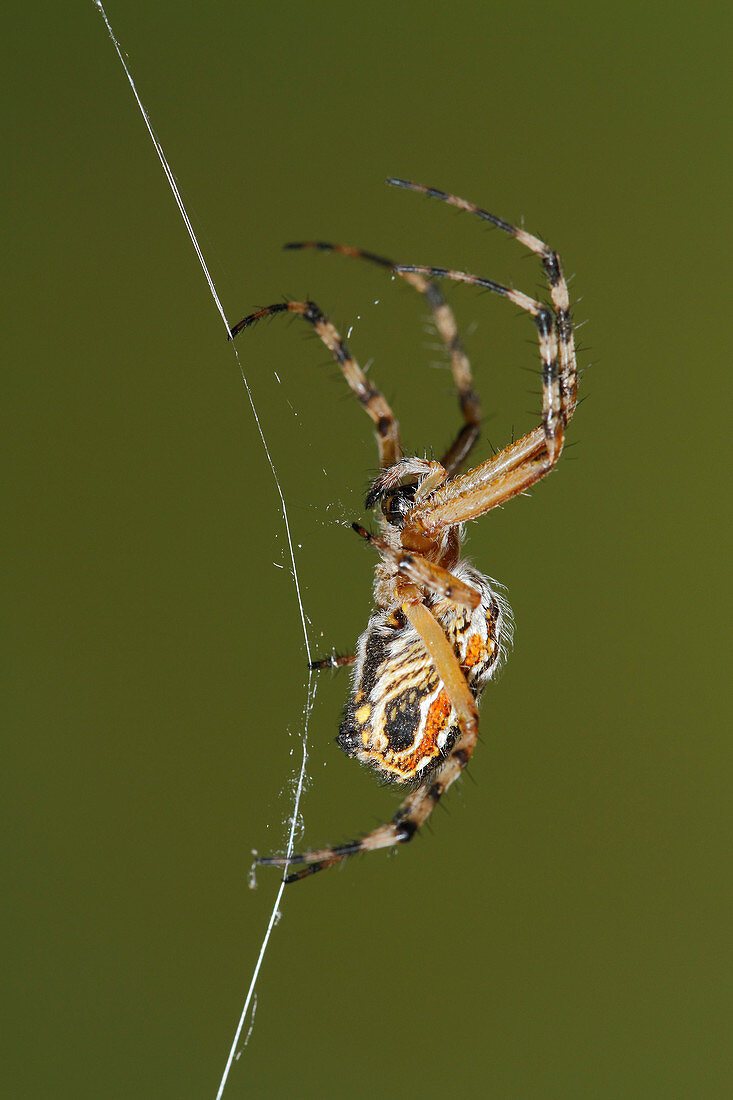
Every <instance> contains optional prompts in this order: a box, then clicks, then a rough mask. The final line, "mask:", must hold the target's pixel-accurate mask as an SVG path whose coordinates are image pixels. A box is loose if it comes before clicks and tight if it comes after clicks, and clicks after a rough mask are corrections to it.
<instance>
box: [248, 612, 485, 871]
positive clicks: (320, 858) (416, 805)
mask: <svg viewBox="0 0 733 1100" xmlns="http://www.w3.org/2000/svg"><path fill="white" fill-rule="evenodd" d="M402 610H403V611H404V613H405V615H406V616H407V617H408V619H409V620H410V622H411V623H412V625H413V627H414V628H415V630H416V631H417V632H418V634H419V635H420V637H421V639H422V641H423V643H424V645H425V648H426V650H427V652H428V654H429V657H430V660H431V661H432V663H433V665H434V666H435V669H436V671H437V673H438V675H439V677H440V680H441V682H442V684H443V688H444V690H445V693H446V695H447V696H448V700H449V702H450V704H451V706H452V709H453V711H454V712H455V715H456V718H457V720H458V726H459V729H460V733H459V735H458V738H457V740H456V742H455V744H454V745H453V748H452V749H451V750H450V752H449V753H448V755H447V757H446V758H445V760H444V761H443V762H442V763H441V764H440V765H439V766H438V767H437V769H436V770H435V771H433V772H431V773H430V775H429V776H428V777H427V778H426V780H425V782H424V783H423V785H422V786H421V787H419V788H418V789H417V790H416V791H414V792H413V793H412V794H410V795H408V797H407V798H406V799H405V800H404V802H403V803H402V805H401V806H400V807H399V809H398V810H397V813H396V814H395V815H394V817H393V818H392V820H391V821H390V822H389V823H388V824H386V825H380V826H379V827H378V828H377V829H374V830H373V831H372V832H371V833H368V834H367V835H366V836H364V837H362V838H361V839H360V840H352V841H349V842H348V843H347V844H341V845H338V846H336V847H331V848H321V849H318V850H312V851H309V852H303V853H302V854H299V855H293V856H290V857H289V858H288V857H287V856H264V857H261V858H260V859H258V860H257V862H258V863H259V864H264V865H266V866H271V867H272V866H274V867H285V868H287V867H289V866H290V865H291V864H301V865H302V869H301V870H299V871H294V872H293V873H292V874H290V875H288V876H287V877H286V879H285V881H286V882H287V883H290V882H298V881H299V880H300V879H302V878H306V877H307V876H308V875H314V874H316V873H317V872H318V871H324V870H326V868H327V867H333V866H335V865H336V864H337V863H342V862H343V861H344V860H345V859H348V857H349V856H353V855H356V854H357V853H358V852H373V851H376V850H377V849H379V848H392V847H395V846H396V845H397V844H405V843H406V842H407V841H408V840H412V838H413V836H414V835H415V833H416V832H417V831H418V829H420V827H421V826H422V825H424V823H425V821H426V820H427V819H428V817H429V816H430V814H431V813H432V811H433V810H434V808H435V806H436V805H437V804H438V801H439V800H440V798H441V797H442V795H443V794H445V792H446V791H447V790H448V788H449V787H450V785H451V784H452V783H454V782H455V780H456V779H457V778H458V776H459V775H460V774H461V772H462V771H463V769H464V768H465V766H466V764H467V763H468V761H469V759H470V757H471V754H472V752H473V750H474V748H475V745H476V741H477V739H478V713H477V710H476V701H475V699H474V697H473V695H472V693H471V690H470V688H469V686H468V683H467V681H466V677H465V676H464V674H463V671H462V669H461V666H460V665H459V663H458V658H457V657H456V654H455V651H454V649H453V647H452V645H451V643H450V642H449V641H448V638H447V637H446V635H445V633H444V632H443V628H442V627H441V625H440V623H439V622H438V621H437V619H436V618H435V617H434V616H433V615H432V614H431V612H430V610H429V609H428V608H427V607H426V606H425V604H423V603H420V602H416V603H405V604H403V605H402Z"/></svg>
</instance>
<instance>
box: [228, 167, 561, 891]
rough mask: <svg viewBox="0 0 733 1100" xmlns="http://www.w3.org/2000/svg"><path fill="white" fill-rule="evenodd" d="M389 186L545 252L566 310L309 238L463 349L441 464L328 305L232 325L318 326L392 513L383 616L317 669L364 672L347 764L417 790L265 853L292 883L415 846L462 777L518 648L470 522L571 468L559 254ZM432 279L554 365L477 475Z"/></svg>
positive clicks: (349, 709)
mask: <svg viewBox="0 0 733 1100" xmlns="http://www.w3.org/2000/svg"><path fill="white" fill-rule="evenodd" d="M387 182H388V183H390V184H392V185H394V186H396V187H402V188H404V189H405V190H408V191H416V192H418V193H420V194H424V195H430V196H432V197H433V198H437V199H440V200H442V201H443V202H446V203H448V204H449V205H451V206H455V207H457V208H458V209H459V210H464V211H467V212H468V213H470V214H475V215H476V216H478V217H479V218H482V219H483V220H484V221H487V222H490V223H491V224H492V225H494V226H496V227H497V228H499V229H501V230H503V231H504V232H505V233H508V234H509V235H510V236H512V237H514V238H515V239H516V240H517V241H519V242H520V244H522V245H524V246H525V248H528V249H529V250H530V251H531V252H534V253H535V254H536V255H537V256H539V257H540V260H541V262H542V267H543V270H544V274H545V276H546V278H547V281H548V283H549V288H550V297H551V301H552V308H549V307H548V306H546V305H543V304H542V303H541V302H538V301H535V300H534V299H533V298H530V297H528V296H527V295H526V294H522V293H520V292H519V291H516V290H512V289H510V288H509V287H506V286H502V285H500V284H499V283H495V282H492V281H491V280H490V279H482V278H479V277H478V276H476V275H469V274H467V273H466V272H462V271H452V270H449V269H446V268H438V267H420V266H416V265H412V264H395V263H392V261H391V260H387V259H385V258H384V257H383V256H377V255H375V254H374V253H372V252H364V251H361V250H360V249H356V248H350V247H346V246H345V245H336V244H327V243H325V242H323V241H306V242H302V243H298V244H290V245H286V246H285V247H286V248H290V249H299V248H314V249H319V250H321V251H324V252H337V253H340V254H341V255H346V256H353V257H356V258H359V259H363V260H368V261H370V262H371V263H375V264H379V265H380V266H381V267H384V268H387V269H388V270H389V271H391V272H393V273H394V274H395V275H399V276H400V277H401V278H403V279H404V280H405V281H406V282H408V283H409V284H410V285H411V286H413V287H414V288H415V289H416V290H418V291H419V292H420V294H422V295H423V297H424V298H425V300H426V302H427V304H428V306H429V307H430V310H431V312H432V314H433V317H434V320H435V324H436V327H437V329H438V332H439V334H440V337H441V339H442V341H443V343H444V344H445V347H446V349H447V351H448V353H449V355H450V360H451V367H452V371H453V377H454V380H455V384H456V388H457V390H458V400H459V405H460V409H461V413H462V415H463V421H464V422H463V425H462V427H461V428H460V430H459V432H458V435H457V436H456V438H455V440H454V442H453V443H452V445H451V446H450V447H449V449H448V451H447V452H446V453H445V455H444V456H443V457H442V458H441V460H440V462H435V461H429V460H427V459H422V458H412V457H405V456H404V455H403V452H402V445H401V443H400V433H399V425H398V423H397V420H396V419H395V416H394V414H393V412H392V410H391V408H390V407H389V405H388V404H387V402H386V401H385V399H384V397H383V396H382V394H381V393H380V392H379V390H377V389H376V388H375V387H374V385H372V383H371V382H370V381H369V380H368V379H367V378H366V376H365V374H364V372H363V371H362V370H361V368H360V367H359V364H358V363H357V362H356V360H355V359H354V358H353V357H352V355H351V353H350V352H349V350H348V348H347V347H346V345H345V343H344V341H343V340H342V339H341V337H340V336H339V334H338V332H337V331H336V329H335V328H334V326H333V325H332V324H331V322H330V321H329V320H328V319H327V318H326V317H325V316H324V314H323V313H322V312H321V310H320V309H319V308H318V306H317V305H316V304H315V303H314V302H290V301H286V302H278V303H276V304H275V305H271V306H266V307H265V308H264V309H259V310H257V311H256V312H255V313H251V314H250V315H249V316H248V317H245V318H244V320H242V321H240V322H239V324H238V325H235V326H234V328H233V329H232V330H231V336H232V337H234V336H236V335H237V333H239V332H241V331H242V329H245V328H247V327H248V326H250V325H252V324H254V323H255V322H256V321H259V320H260V319H261V318H263V317H267V316H268V315H270V314H274V313H292V314H296V315H297V316H299V317H302V318H303V319H304V320H305V321H307V322H308V323H309V324H310V325H312V326H313V328H314V329H315V331H316V333H317V334H318V336H319V337H320V339H321V340H322V341H323V343H324V344H325V345H326V347H327V348H328V349H329V350H330V351H331V353H332V354H333V356H334V357H335V359H336V361H337V362H338V364H339V366H340V368H341V370H342V372H343V375H344V377H345V379H346V381H347V382H348V384H349V386H350V387H351V389H352V391H353V392H354V394H355V395H356V397H357V398H358V400H359V402H360V403H361V404H362V405H363V407H364V409H365V411H366V412H367V414H368V415H369V416H370V417H371V419H372V421H373V423H374V428H375V433H376V437H377V443H378V446H379V464H380V467H381V472H380V474H379V476H378V477H377V478H376V480H375V481H374V482H373V484H372V486H371V488H370V489H369V492H368V494H367V498H366V504H365V507H366V508H367V509H372V508H375V507H377V506H378V507H379V508H380V510H381V517H380V532H381V533H380V535H379V536H377V535H373V534H370V533H369V532H368V531H366V530H365V529H364V528H363V527H361V526H359V525H358V524H354V525H353V526H354V530H355V531H356V532H357V534H359V535H360V536H361V537H362V538H364V539H366V540H367V542H369V543H370V544H371V545H372V546H373V547H374V549H375V550H377V551H378V553H379V561H378V563H377V567H376V576H375V581H374V596H375V602H376V605H377V610H376V611H375V613H374V614H373V615H372V617H371V619H370V620H369V623H368V625H367V628H366V630H365V631H364V633H363V634H362V635H361V637H360V639H359V642H358V645H357V648H356V654H355V655H354V656H352V657H333V658H326V659H325V660H322V661H316V662H314V664H313V665H312V667H313V668H317V669H323V668H330V667H334V666H340V665H352V666H353V673H352V682H351V692H350V696H349V700H348V702H347V704H346V710H345V713H344V718H343V721H342V723H341V727H340V731H339V735H338V738H337V741H338V743H339V745H340V746H341V748H342V749H343V750H344V752H345V753H347V754H348V755H349V756H354V757H356V758H357V760H361V761H362V763H364V764H368V765H370V766H371V767H373V768H374V769H375V771H376V772H377V773H378V774H379V776H380V777H381V778H382V779H385V780H389V781H393V782H397V783H403V784H406V785H408V786H409V787H410V788H411V793H410V794H409V795H408V796H407V798H406V799H405V800H404V802H403V803H402V804H401V806H400V807H399V809H398V810H397V812H396V814H395V815H394V817H393V818H392V820H391V821H390V822H389V823H388V824H385V825H381V826H379V828H377V829H374V830H373V831H372V832H370V833H368V834H367V835H366V836H364V837H362V838H361V839H360V840H354V841H351V842H349V843H347V844H340V845H337V846H335V847H329V848H322V849H318V850H311V851H307V852H303V853H302V854H299V855H292V856H290V857H289V858H287V857H285V856H267V857H263V858H261V859H259V860H258V862H259V863H263V864H270V865H275V866H278V867H288V866H289V865H290V864H300V865H303V866H302V867H301V869H300V870H299V871H296V872H294V873H292V874H290V875H289V876H288V877H287V879H286V881H287V882H294V881H297V880H298V879H301V878H304V877H306V876H307V875H312V874H314V873H315V872H316V871H321V870H323V869H324V868H326V867H332V866H334V865H335V864H337V863H341V862H342V861H343V860H345V859H346V858H347V857H348V856H352V855H355V854H356V853H357V852H367V851H372V850H374V849H377V848H387V847H391V846H393V845H396V844H402V843H404V842H405V841H408V840H410V839H411V838H412V837H413V836H414V835H415V833H416V832H417V830H418V829H419V828H420V827H421V825H423V824H424V822H425V821H426V819H427V818H428V816H429V815H430V813H431V812H432V810H433V808H434V807H435V805H436V804H437V802H438V800H439V799H440V798H441V797H442V796H443V795H444V794H445V792H446V791H447V789H448V788H449V787H450V785H451V784H452V783H453V782H454V781H455V780H456V779H457V778H458V776H459V775H460V774H461V772H462V771H463V769H464V768H465V766H466V764H467V763H468V761H469V759H470V757H471V754H472V752H473V750H474V747H475V745H476V739H477V736H478V711H477V703H478V700H479V697H480V695H481V692H482V690H483V688H484V687H485V686H486V684H487V683H488V681H489V680H490V679H491V677H492V676H493V675H494V674H495V672H496V671H497V669H498V667H499V666H500V664H501V661H502V659H503V657H504V655H505V653H506V649H507V647H508V644H509V642H510V641H511V631H512V624H511V616H510V611H509V608H508V605H507V604H506V602H505V600H504V599H503V597H502V596H501V594H500V593H499V592H498V591H497V590H496V588H495V587H494V585H495V584H496V582H493V581H490V580H489V579H488V578H487V577H485V576H483V575H482V574H481V573H479V572H478V570H476V569H475V568H474V567H473V566H472V565H470V564H469V563H468V562H466V561H464V560H462V559H461V556H460V548H461V538H462V533H463V524H465V523H466V522H467V521H468V520H472V519H476V518H477V517H478V516H482V515H484V513H485V512H488V511H490V510H491V509H492V508H496V507H497V506H498V505H500V504H504V503H505V502H506V501H507V500H509V499H510V498H511V497H513V496H516V495H517V494H518V493H523V492H525V491H526V490H527V489H529V488H530V487H531V486H532V485H534V484H535V483H536V482H538V481H539V480H540V479H541V478H543V477H545V475H546V474H548V473H549V472H550V471H551V470H552V469H553V467H554V466H555V464H556V462H557V460H558V459H559V457H560V455H561V453H562V449H563V443H564V440H565V429H566V427H567V424H568V422H569V421H570V418H571V416H572V415H573V412H574V410H575V405H576V400H577V384H578V376H577V366H576V356H575V345H574V342H573V330H572V323H571V318H570V302H569V298H568V287H567V283H566V280H565V276H564V275H563V270H562V265H561V263H560V257H559V256H558V254H557V253H556V252H554V251H553V250H552V249H551V248H549V247H548V246H547V245H546V244H544V242H543V241H541V240H539V239H538V238H537V237H534V236H532V235H531V234H530V233H526V232H525V231H524V230H523V229H518V228H516V227H515V226H513V225H510V224H509V223H508V222H505V221H503V220H502V219H501V218H497V217H496V216H495V215H493V214H489V213H488V212H487V211H486V210H482V209H481V208H480V207H478V206H475V205H474V204H473V203H470V202H466V201H465V200H464V199H459V198H457V197H456V196H455V195H450V194H447V193H446V192H444V191H438V190H436V189H435V188H432V187H425V186H423V185H422V184H416V183H410V182H409V181H407V180H398V179H390V180H388V181H387ZM433 279H451V280H453V281H456V282H462V283H470V284H471V285H473V286H479V287H484V288H486V289H487V290H490V291H492V292H493V293H495V294H499V295H501V296H502V297H503V298H507V299H508V300H509V301H510V302H513V303H514V304H515V305H517V306H519V307H520V308H521V309H522V310H525V311H526V312H527V313H529V314H530V315H531V316H532V317H533V318H534V322H535V325H536V327H537V333H538V337H539V350H540V358H541V360H542V423H541V424H540V425H539V426H538V427H536V428H535V429H534V430H533V431H531V432H528V433H527V435H525V436H523V437H522V438H521V439H518V440H516V441H515V442H513V443H510V444H509V445H508V446H507V447H505V448H504V450H502V451H499V453H498V454H496V455H494V456H493V458H490V459H488V460H487V461H486V462H483V463H481V465H480V466H476V467H475V468H474V469H472V470H469V471H468V472H467V473H464V474H460V473H458V471H459V469H460V467H461V466H462V464H463V463H464V462H465V460H466V458H467V457H468V455H469V453H470V452H471V450H472V448H473V446H474V445H475V443H476V440H477V439H478V437H479V433H480V429H481V406H480V402H479V399H478V397H477V395H476V393H475V392H474V389H473V381H472V377H471V367H470V364H469V362H468V358H467V357H466V354H465V351H464V349H463V346H462V344H461V341H460V338H459V335H458V330H457V328H456V323H455V319H454V317H453V313H452V311H451V309H450V307H449V306H448V305H447V303H446V302H445V300H444V298H443V296H442V294H441V292H440V290H439V289H438V286H437V285H436V283H435V282H433V281H432V280H433Z"/></svg>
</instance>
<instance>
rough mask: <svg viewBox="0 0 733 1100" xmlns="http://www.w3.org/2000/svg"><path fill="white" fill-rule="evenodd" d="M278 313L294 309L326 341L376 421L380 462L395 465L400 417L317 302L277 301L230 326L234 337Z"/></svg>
mask: <svg viewBox="0 0 733 1100" xmlns="http://www.w3.org/2000/svg"><path fill="white" fill-rule="evenodd" d="M274 313H294V314H295V315H296V316H298V317H302V318H303V320H304V321H308V323H309V324H310V325H312V326H313V328H314V329H315V331H316V334H317V335H318V337H319V338H320V339H321V340H322V342H323V343H324V344H325V345H326V347H327V348H328V350H329V351H330V352H331V354H332V355H333V357H334V359H335V360H336V362H337V363H338V365H339V366H340V367H341V371H342V372H343V375H344V378H345V379H346V381H347V382H348V384H349V386H350V387H351V390H352V392H353V393H355V394H356V397H357V398H358V400H359V402H360V404H361V405H362V407H363V408H364V409H365V411H366V413H367V415H368V416H369V417H370V418H371V420H372V422H373V423H374V431H375V435H376V437H377V445H378V447H379V462H380V465H381V466H382V467H385V466H392V465H393V464H394V463H395V462H398V461H399V460H400V459H401V458H402V444H401V442H400V428H399V424H398V423H397V419H396V417H395V415H394V413H393V412H392V410H391V408H390V407H389V405H388V404H387V402H386V400H385V399H384V397H383V396H382V394H381V393H380V391H379V390H378V389H377V388H376V386H373V385H372V384H371V382H370V381H369V380H368V379H367V377H366V375H365V374H364V372H363V370H362V369H361V367H360V366H359V364H358V363H357V361H356V359H354V357H353V356H352V354H351V352H350V351H349V349H348V348H347V346H346V344H345V343H344V341H343V340H342V339H341V336H340V335H339V333H338V331H337V329H336V328H335V327H334V325H332V324H331V322H330V321H329V320H328V318H327V317H326V315H325V314H324V313H323V312H322V311H321V310H320V309H319V307H318V306H317V305H316V303H315V302H276V303H275V304H274V305H271V306H265V307H264V308H263V309H258V310H256V311H255V312H254V313H250V314H249V316H247V317H245V318H244V319H243V320H241V321H240V322H239V323H238V324H236V325H234V327H233V328H232V329H231V330H230V333H229V336H230V338H231V339H233V338H234V337H235V336H236V335H237V334H238V333H240V332H241V331H242V329H245V328H249V327H250V325H254V324H255V323H256V322H257V321H260V320H262V318H263V317H269V316H270V315H271V314H274Z"/></svg>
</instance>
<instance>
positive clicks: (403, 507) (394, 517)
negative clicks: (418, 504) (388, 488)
mask: <svg viewBox="0 0 733 1100" xmlns="http://www.w3.org/2000/svg"><path fill="white" fill-rule="evenodd" d="M416 489H417V485H416V484H415V483H414V482H413V483H412V484H411V485H400V486H399V488H398V489H395V491H394V493H388V494H387V496H385V497H382V515H383V516H384V518H385V519H386V520H387V523H390V524H391V525H392V527H397V528H398V529H399V530H402V528H403V527H404V524H405V516H406V515H407V513H408V512H409V511H410V509H411V508H412V505H413V502H414V500H415V490H416Z"/></svg>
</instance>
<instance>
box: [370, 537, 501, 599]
mask: <svg viewBox="0 0 733 1100" xmlns="http://www.w3.org/2000/svg"><path fill="white" fill-rule="evenodd" d="M351 526H352V527H353V529H354V530H355V531H356V533H357V535H360V536H361V538H363V539H365V540H366V541H367V542H368V543H370V545H372V546H374V547H375V548H376V549H377V550H379V552H380V554H381V555H382V557H383V558H386V559H387V561H391V562H393V563H394V566H395V568H396V570H397V572H398V573H400V574H401V575H402V576H403V577H406V578H407V580H408V581H410V582H411V583H412V584H416V585H417V586H418V587H419V588H427V589H428V591H429V592H432V593H434V595H436V596H442V597H443V599H446V600H450V601H451V603H455V604H459V606H461V607H470V608H471V609H473V608H476V607H478V605H479V604H480V603H481V595H480V593H479V592H477V591H476V589H475V588H472V587H471V585H470V584H465V583H464V582H463V581H461V580H459V579H458V577H454V576H453V574H452V573H450V572H449V571H448V570H447V569H444V568H443V566H442V565H438V564H437V563H436V562H432V561H428V560H427V558H423V557H421V556H420V555H419V554H412V553H410V552H409V551H408V550H393V549H392V547H391V546H390V545H389V544H388V543H386V542H385V541H384V539H381V538H379V536H378V535H372V534H371V533H370V532H369V531H367V530H365V529H364V528H363V527H362V526H361V525H360V524H358V523H352V525H351Z"/></svg>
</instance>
